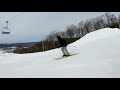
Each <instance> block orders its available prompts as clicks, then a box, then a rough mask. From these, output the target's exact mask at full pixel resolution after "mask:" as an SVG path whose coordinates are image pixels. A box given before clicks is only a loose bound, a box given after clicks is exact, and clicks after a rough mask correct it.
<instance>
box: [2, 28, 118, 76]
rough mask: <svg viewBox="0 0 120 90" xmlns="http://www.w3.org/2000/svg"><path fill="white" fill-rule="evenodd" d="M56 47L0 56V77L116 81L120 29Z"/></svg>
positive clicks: (95, 33) (92, 33)
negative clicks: (64, 52) (65, 54)
mask: <svg viewBox="0 0 120 90" xmlns="http://www.w3.org/2000/svg"><path fill="white" fill-rule="evenodd" d="M74 46H75V47H76V48H75V47H74ZM68 51H69V52H70V54H75V53H79V54H77V55H73V56H70V57H67V58H63V59H61V60H54V58H58V57H61V56H62V52H61V50H60V48H57V49H52V50H49V51H45V52H38V53H30V54H13V53H7V54H3V53H2V52H1V53H0V78H120V30H119V29H117V28H104V29H99V30H97V31H94V32H91V33H88V34H87V35H85V36H84V37H82V38H81V39H79V40H77V41H75V42H74V43H71V44H69V45H68Z"/></svg>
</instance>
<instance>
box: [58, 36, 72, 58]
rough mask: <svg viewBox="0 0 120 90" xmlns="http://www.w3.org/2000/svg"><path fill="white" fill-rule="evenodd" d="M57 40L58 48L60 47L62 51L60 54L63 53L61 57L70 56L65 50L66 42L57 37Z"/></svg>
mask: <svg viewBox="0 0 120 90" xmlns="http://www.w3.org/2000/svg"><path fill="white" fill-rule="evenodd" d="M57 39H58V41H59V43H60V47H61V50H62V53H63V56H70V54H69V52H68V50H67V43H66V41H65V40H64V39H63V38H61V37H60V36H58V35H57Z"/></svg>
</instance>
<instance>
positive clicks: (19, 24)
mask: <svg viewBox="0 0 120 90" xmlns="http://www.w3.org/2000/svg"><path fill="white" fill-rule="evenodd" d="M104 13H105V12H0V32H1V31H2V28H3V27H4V26H5V25H6V24H5V21H7V20H8V21H9V28H10V30H11V34H10V35H3V34H1V33H0V43H18V42H31V41H33V42H34V41H40V40H41V38H44V37H45V35H47V34H49V33H50V32H52V31H55V30H56V31H65V29H66V26H67V25H71V24H75V25H77V24H78V23H79V22H80V21H84V20H86V19H90V18H93V17H96V16H101V15H103V14H104ZM111 13H113V14H115V15H116V16H118V14H120V12H111ZM14 17H15V18H14ZM12 18H13V19H12Z"/></svg>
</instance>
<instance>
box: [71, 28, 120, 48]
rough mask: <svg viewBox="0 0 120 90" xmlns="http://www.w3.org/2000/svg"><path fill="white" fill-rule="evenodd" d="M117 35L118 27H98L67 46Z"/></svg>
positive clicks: (119, 32)
mask: <svg viewBox="0 0 120 90" xmlns="http://www.w3.org/2000/svg"><path fill="white" fill-rule="evenodd" d="M118 35H120V29H118V28H113V29H112V28H104V29H99V30H97V31H94V32H91V33H88V34H86V35H85V36H84V37H82V38H81V39H79V40H77V41H76V42H74V43H72V44H70V45H69V46H80V45H84V44H87V43H90V42H95V41H97V40H100V39H105V38H109V37H114V36H118Z"/></svg>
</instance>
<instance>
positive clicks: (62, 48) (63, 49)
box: [61, 46, 70, 55]
mask: <svg viewBox="0 0 120 90" xmlns="http://www.w3.org/2000/svg"><path fill="white" fill-rule="evenodd" d="M61 50H62V53H63V55H70V54H69V52H68V50H67V47H65V46H64V47H61Z"/></svg>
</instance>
